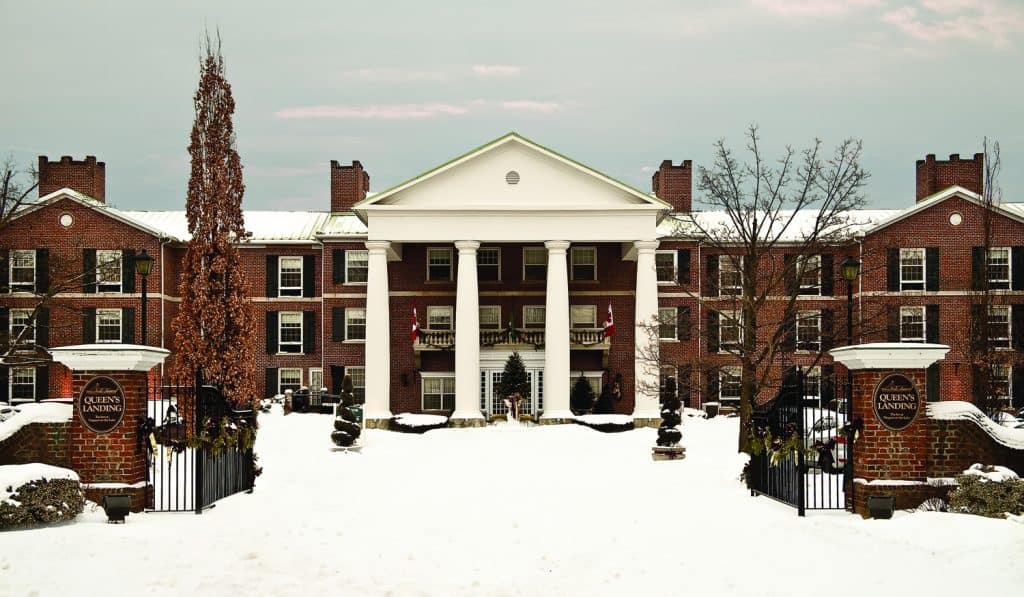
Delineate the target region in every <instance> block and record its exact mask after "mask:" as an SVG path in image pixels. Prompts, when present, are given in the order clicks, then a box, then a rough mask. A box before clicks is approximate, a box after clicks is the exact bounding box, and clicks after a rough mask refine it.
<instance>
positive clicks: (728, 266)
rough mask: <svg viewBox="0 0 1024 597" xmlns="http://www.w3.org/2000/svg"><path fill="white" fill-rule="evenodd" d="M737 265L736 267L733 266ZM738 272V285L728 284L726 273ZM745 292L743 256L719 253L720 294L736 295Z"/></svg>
mask: <svg viewBox="0 0 1024 597" xmlns="http://www.w3.org/2000/svg"><path fill="white" fill-rule="evenodd" d="M733 266H735V268H734V267H733ZM732 273H735V274H737V276H738V278H739V282H738V285H736V286H733V285H731V284H730V285H726V284H725V275H726V274H732ZM742 293H743V256H742V255H739V256H736V255H719V256H718V294H719V295H727V296H734V295H739V294H742Z"/></svg>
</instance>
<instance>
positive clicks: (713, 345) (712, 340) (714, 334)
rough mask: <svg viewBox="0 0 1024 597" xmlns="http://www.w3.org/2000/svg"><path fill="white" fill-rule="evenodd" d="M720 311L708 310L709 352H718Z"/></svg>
mask: <svg viewBox="0 0 1024 597" xmlns="http://www.w3.org/2000/svg"><path fill="white" fill-rule="evenodd" d="M718 331H719V330H718V311H708V352H718V344H719V335H718Z"/></svg>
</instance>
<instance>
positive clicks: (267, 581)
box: [0, 406, 1024, 597]
mask: <svg viewBox="0 0 1024 597" xmlns="http://www.w3.org/2000/svg"><path fill="white" fill-rule="evenodd" d="M260 420H261V424H262V429H261V431H260V436H259V440H258V443H257V451H258V452H259V454H260V459H261V464H262V465H263V467H264V471H265V472H264V474H263V476H262V477H260V478H259V479H257V484H256V490H255V493H253V494H251V495H246V494H241V495H236V496H233V497H231V498H228V499H225V500H222V501H221V502H219V503H218V504H217V506H216V507H215V508H213V509H212V510H210V511H208V512H207V513H205V514H203V515H202V516H196V515H194V514H133V515H131V516H129V517H128V521H127V524H124V525H107V524H105V522H104V520H105V519H104V516H103V513H102V510H98V511H92V512H89V511H87V512H86V513H84V514H83V515H82V516H81V517H80V518H79V522H77V523H75V524H65V525H60V526H55V527H48V528H40V529H32V530H22V531H16V532H5V533H0V595H23V594H38V595H110V594H132V593H138V594H165V595H181V594H194V595H233V596H237V595H257V594H258V595H317V594H330V595H346V596H358V595H444V596H449V595H531V596H535V595H630V594H640V593H642V594H647V595H744V596H746V595H757V596H758V597H763V596H772V595H793V594H800V593H808V594H833V593H836V592H843V591H847V590H854V591H856V592H857V593H867V594H872V595H879V596H883V595H894V594H900V593H903V594H906V593H907V592H908V591H910V592H913V593H914V594H926V595H935V596H939V595H960V594H974V593H977V592H978V591H979V590H983V591H985V592H986V594H994V595H1008V594H1017V593H1018V592H1019V590H1020V587H1021V586H1024V567H1022V566H1021V565H1020V559H1021V557H1022V555H1024V524H1018V523H1015V522H1011V521H1006V520H992V519H985V518H980V517H974V516H967V515H956V514H941V513H912V514H911V513H905V512H897V513H896V515H895V517H894V518H893V519H892V520H881V521H875V520H868V521H864V520H861V519H860V518H859V517H855V516H852V515H849V514H845V513H842V512H824V513H811V514H809V515H808V517H807V518H804V519H800V518H798V517H797V516H796V512H795V510H793V509H791V508H788V507H786V506H783V505H780V504H777V503H775V502H773V501H771V500H769V499H767V498H752V497H750V495H749V493H748V492H747V491H746V490H745V489H744V488H743V486H742V485H741V484H740V483H739V482H738V481H737V476H738V475H739V471H740V468H741V464H742V459H741V458H740V457H738V456H737V455H735V454H734V445H735V435H736V430H737V429H736V426H737V420H736V419H726V418H721V417H719V418H715V419H710V420H702V419H696V418H687V419H686V420H685V421H684V431H683V433H684V440H683V441H684V444H685V445H686V447H687V455H686V459H685V460H680V461H667V462H653V461H652V460H651V457H650V447H651V445H652V444H653V442H654V437H655V432H654V430H652V429H641V430H636V431H631V432H625V433H618V434H601V433H598V432H596V431H593V430H591V429H587V428H585V427H583V426H579V425H562V426H551V427H532V426H525V427H518V428H516V427H510V426H501V425H499V426H491V427H487V428H483V429H444V430H438V431H431V432H428V433H427V434H425V435H414V434H412V435H410V434H398V433H388V432H385V431H376V430H368V431H366V432H365V434H364V436H363V443H364V448H363V450H362V452H361V453H358V454H357V453H344V452H332V451H331V447H332V444H331V441H330V432H331V429H332V426H331V424H332V418H331V417H329V416H320V415H298V414H296V415H289V416H287V417H285V416H282V415H281V414H280V407H279V406H275V407H274V411H273V413H271V414H269V415H263V416H261V417H260ZM115 578H116V580H115Z"/></svg>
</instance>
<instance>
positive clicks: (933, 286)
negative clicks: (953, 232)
mask: <svg viewBox="0 0 1024 597" xmlns="http://www.w3.org/2000/svg"><path fill="white" fill-rule="evenodd" d="M924 255H925V258H924V260H925V266H924V275H925V290H927V291H929V292H938V291H939V288H940V285H941V283H940V280H941V277H940V276H939V249H938V247H931V248H928V249H925V250H924Z"/></svg>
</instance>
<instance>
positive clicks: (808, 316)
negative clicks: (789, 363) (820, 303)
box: [796, 311, 821, 353]
mask: <svg viewBox="0 0 1024 597" xmlns="http://www.w3.org/2000/svg"><path fill="white" fill-rule="evenodd" d="M812 319H815V320H817V325H814V326H811V325H809V324H807V322H808V321H810V320H812ZM801 324H803V325H801ZM812 329H813V330H814V335H815V338H814V339H804V338H803V334H801V330H808V331H810V330H812ZM811 343H813V344H815V345H816V346H817V348H806V347H804V346H803V345H806V344H811ZM796 350H797V352H812V353H816V352H821V311H799V312H797V314H796Z"/></svg>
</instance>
